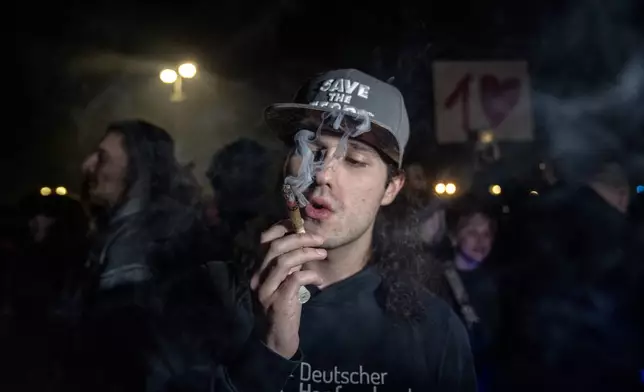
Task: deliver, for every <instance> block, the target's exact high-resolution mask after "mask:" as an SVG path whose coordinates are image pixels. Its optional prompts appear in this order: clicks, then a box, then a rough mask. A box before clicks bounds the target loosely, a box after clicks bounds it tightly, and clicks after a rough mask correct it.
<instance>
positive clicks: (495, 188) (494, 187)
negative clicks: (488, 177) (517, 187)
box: [490, 184, 502, 196]
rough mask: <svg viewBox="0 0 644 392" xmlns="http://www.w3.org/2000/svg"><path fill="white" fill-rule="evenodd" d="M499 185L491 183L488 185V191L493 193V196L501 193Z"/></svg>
mask: <svg viewBox="0 0 644 392" xmlns="http://www.w3.org/2000/svg"><path fill="white" fill-rule="evenodd" d="M501 191H502V189H501V186H500V185H496V184H495V185H491V186H490V193H491V194H493V195H494V196H498V195H500V194H501Z"/></svg>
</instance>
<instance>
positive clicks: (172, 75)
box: [159, 63, 197, 102]
mask: <svg viewBox="0 0 644 392" xmlns="http://www.w3.org/2000/svg"><path fill="white" fill-rule="evenodd" d="M177 70H178V72H177V71H175V70H174V69H170V68H166V69H164V70H163V71H161V73H160V74H159V79H161V81H162V82H163V83H165V84H172V96H170V100H171V101H172V102H181V101H183V100H185V99H186V97H185V94H184V93H183V79H192V78H194V77H195V75H197V66H196V65H194V64H193V63H183V64H181V65H179V67H178V68H177Z"/></svg>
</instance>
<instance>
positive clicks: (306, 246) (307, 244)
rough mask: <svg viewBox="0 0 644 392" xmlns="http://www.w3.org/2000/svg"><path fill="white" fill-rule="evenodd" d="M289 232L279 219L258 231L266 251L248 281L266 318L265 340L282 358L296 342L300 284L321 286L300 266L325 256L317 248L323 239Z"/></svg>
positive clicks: (288, 355)
mask: <svg viewBox="0 0 644 392" xmlns="http://www.w3.org/2000/svg"><path fill="white" fill-rule="evenodd" d="M290 231H291V225H290V222H283V223H278V224H277V225H275V226H273V227H271V228H270V229H268V230H267V231H265V232H264V233H262V237H261V243H262V244H263V245H264V246H266V248H267V252H266V255H265V256H264V259H263V262H262V265H261V267H260V268H259V270H258V271H257V272H256V273H255V274H254V275H253V277H252V279H251V283H250V285H251V289H252V290H253V291H254V292H255V293H256V294H257V297H258V299H259V302H260V304H261V305H262V308H263V311H264V315H265V317H266V321H267V331H266V336H265V339H266V340H265V343H266V345H267V346H268V347H269V348H270V349H271V350H273V351H275V352H276V353H278V354H280V355H281V356H283V357H284V358H292V357H293V356H294V355H295V353H296V352H297V349H298V347H299V344H300V336H299V329H300V315H301V313H302V304H300V302H299V300H298V291H299V289H300V287H301V286H305V285H310V284H313V285H316V286H322V285H323V281H322V279H321V277H320V276H319V275H318V273H316V272H314V271H310V270H301V268H302V265H304V264H306V263H307V262H309V261H313V260H323V259H325V258H326V250H324V249H321V248H317V247H319V246H321V245H322V243H323V242H324V238H322V237H321V236H319V235H315V234H288V233H289V232H290Z"/></svg>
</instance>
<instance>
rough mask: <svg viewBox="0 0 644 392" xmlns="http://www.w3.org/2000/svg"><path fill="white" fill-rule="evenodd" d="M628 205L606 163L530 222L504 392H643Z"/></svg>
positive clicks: (638, 268)
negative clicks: (604, 391)
mask: <svg viewBox="0 0 644 392" xmlns="http://www.w3.org/2000/svg"><path fill="white" fill-rule="evenodd" d="M629 199H630V196H629V184H628V178H627V176H626V172H625V170H624V168H623V166H622V165H621V164H620V163H619V162H618V161H616V160H613V159H607V160H606V161H598V162H597V165H596V167H595V168H594V170H593V171H592V173H591V174H590V175H589V176H588V177H587V178H586V179H585V181H584V182H583V183H577V184H575V183H572V182H571V183H567V184H562V185H560V186H559V187H557V188H555V189H553V191H552V192H551V193H550V194H548V195H546V196H545V197H543V198H542V200H540V201H539V203H538V204H537V205H536V206H535V207H533V209H532V210H531V211H530V213H529V215H526V219H527V218H529V219H530V220H529V221H530V225H529V226H528V227H527V231H528V235H527V237H529V238H527V240H529V241H525V242H524V243H522V246H523V252H524V254H523V255H521V257H522V258H524V259H525V261H527V263H524V266H523V268H522V270H521V271H520V272H522V273H521V274H517V273H516V272H515V273H514V278H513V279H514V281H513V282H512V283H513V284H512V285H509V287H508V288H506V290H507V291H506V293H507V294H506V297H508V298H511V299H512V300H511V301H510V302H511V303H509V304H508V307H509V312H508V314H509V315H511V318H509V319H508V322H506V325H507V328H508V333H507V334H506V337H505V340H506V341H505V343H504V347H505V350H504V351H505V355H504V357H505V361H506V362H507V366H506V374H508V377H507V379H506V380H504V381H505V384H506V385H507V386H508V388H509V389H508V390H517V389H521V390H526V391H533V390H534V391H537V390H550V391H564V390H569V389H570V386H571V385H574V386H575V388H577V389H580V390H582V389H583V390H586V391H603V390H605V389H606V388H610V389H612V390H620V391H636V390H641V385H640V383H639V380H638V378H639V374H638V373H639V369H641V368H642V366H643V362H642V353H643V352H644V346H643V345H642V343H643V342H644V340H643V339H642V338H643V336H642V331H644V328H642V324H641V312H640V311H639V309H642V294H641V293H642V291H641V287H642V263H641V259H642V258H641V244H642V238H637V237H635V236H636V235H638V233H637V231H636V230H633V227H632V226H631V225H630V223H629V222H628V220H627V215H626V212H627V209H628V205H629V201H630V200H629ZM638 247H639V248H640V249H639V250H638V249H637V248H638ZM517 272H519V271H517ZM636 309H637V310H636Z"/></svg>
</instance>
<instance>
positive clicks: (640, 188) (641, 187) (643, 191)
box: [635, 185, 644, 193]
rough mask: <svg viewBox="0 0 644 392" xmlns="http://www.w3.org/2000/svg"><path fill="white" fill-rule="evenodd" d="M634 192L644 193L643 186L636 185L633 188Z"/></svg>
mask: <svg viewBox="0 0 644 392" xmlns="http://www.w3.org/2000/svg"><path fill="white" fill-rule="evenodd" d="M635 191H636V192H637V193H644V185H638V186H637V187H636V188H635Z"/></svg>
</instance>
